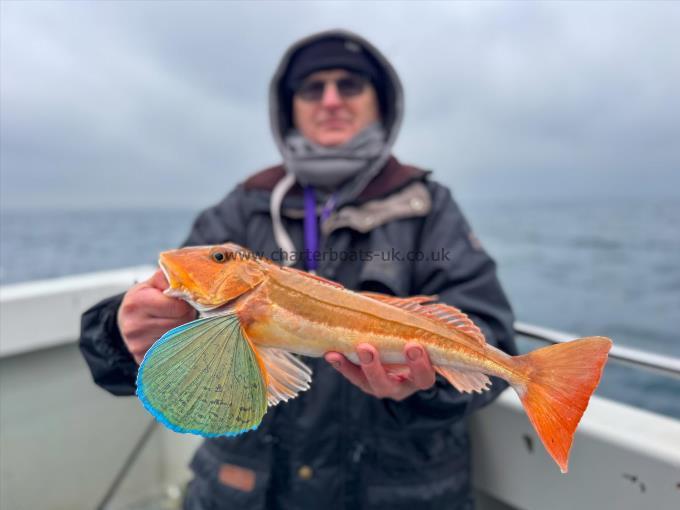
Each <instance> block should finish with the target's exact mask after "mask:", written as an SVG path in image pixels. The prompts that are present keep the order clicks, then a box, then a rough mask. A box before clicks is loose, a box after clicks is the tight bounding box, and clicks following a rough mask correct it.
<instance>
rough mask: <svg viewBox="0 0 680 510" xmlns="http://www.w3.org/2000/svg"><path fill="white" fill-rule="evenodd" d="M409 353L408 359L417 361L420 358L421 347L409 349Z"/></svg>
mask: <svg viewBox="0 0 680 510" xmlns="http://www.w3.org/2000/svg"><path fill="white" fill-rule="evenodd" d="M406 354H407V355H408V359H410V360H411V361H415V360H417V359H419V358H420V354H421V353H420V349H415V348H414V349H409V350H408V352H407V353H406Z"/></svg>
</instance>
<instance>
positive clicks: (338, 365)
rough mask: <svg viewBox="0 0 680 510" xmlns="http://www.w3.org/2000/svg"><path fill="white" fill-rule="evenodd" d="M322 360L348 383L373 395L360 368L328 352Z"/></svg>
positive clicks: (339, 355)
mask: <svg viewBox="0 0 680 510" xmlns="http://www.w3.org/2000/svg"><path fill="white" fill-rule="evenodd" d="M324 358H325V359H326V361H328V363H330V364H331V365H332V366H333V368H335V369H336V370H337V371H338V372H340V373H341V374H342V375H344V376H345V378H346V379H347V380H348V381H349V382H351V383H352V384H354V385H355V386H358V387H359V388H360V389H361V390H362V391H364V392H366V393H371V394H372V393H373V392H372V389H371V387H370V385H369V384H368V381H367V380H366V376H365V375H364V372H363V371H362V370H361V367H358V366H356V365H355V364H354V363H352V362H351V361H349V360H348V359H347V358H345V357H344V356H343V355H342V354H340V353H337V352H328V353H326V355H325V356H324Z"/></svg>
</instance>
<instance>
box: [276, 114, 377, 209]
mask: <svg viewBox="0 0 680 510" xmlns="http://www.w3.org/2000/svg"><path fill="white" fill-rule="evenodd" d="M385 137H386V134H385V130H384V128H383V127H382V125H381V124H380V123H378V122H376V123H373V124H371V125H369V126H368V127H366V129H364V130H363V131H361V132H360V133H359V134H357V135H356V136H355V137H354V138H352V139H351V140H349V141H348V142H347V143H345V144H343V145H340V146H336V147H323V146H321V145H318V144H315V143H313V142H310V141H309V140H308V139H306V138H305V137H303V136H302V135H301V134H300V133H299V132H297V131H293V132H291V133H290V134H289V135H288V136H286V138H285V151H284V165H285V167H286V170H287V171H288V173H290V174H293V175H294V176H295V180H296V181H297V182H298V183H300V185H302V186H313V187H315V188H317V189H319V190H321V191H324V192H327V193H329V192H333V191H335V192H340V194H341V195H343V198H344V199H345V200H349V199H351V198H354V196H351V197H350V196H349V195H355V194H358V193H360V192H361V189H363V187H365V186H366V185H367V184H368V182H369V181H370V180H371V179H372V178H373V177H375V175H376V174H377V173H378V172H379V171H380V169H381V168H382V166H383V165H384V163H385V162H386V161H387V158H388V157H389V151H386V150H385V149H386V143H385ZM360 186H361V189H357V188H359V187H360Z"/></svg>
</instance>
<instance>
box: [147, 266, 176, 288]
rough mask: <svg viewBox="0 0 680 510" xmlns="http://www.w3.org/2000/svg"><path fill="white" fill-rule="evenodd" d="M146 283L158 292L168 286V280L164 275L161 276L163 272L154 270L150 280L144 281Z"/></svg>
mask: <svg viewBox="0 0 680 510" xmlns="http://www.w3.org/2000/svg"><path fill="white" fill-rule="evenodd" d="M146 283H147V284H149V286H151V287H153V288H155V289H159V290H165V289H167V288H168V287H169V286H170V285H169V284H168V280H166V278H165V274H163V271H162V270H160V269H156V272H155V273H154V274H152V275H151V278H149V279H148V280H146Z"/></svg>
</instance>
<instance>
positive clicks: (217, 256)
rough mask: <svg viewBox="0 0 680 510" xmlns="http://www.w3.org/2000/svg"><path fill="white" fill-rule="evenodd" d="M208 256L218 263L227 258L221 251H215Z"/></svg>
mask: <svg viewBox="0 0 680 510" xmlns="http://www.w3.org/2000/svg"><path fill="white" fill-rule="evenodd" d="M210 256H211V257H212V259H213V260H214V261H215V262H217V263H218V264H222V263H223V262H224V261H225V260H227V256H226V255H225V254H224V253H223V252H221V251H216V252H215V253H213V254H211V255H210Z"/></svg>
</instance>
